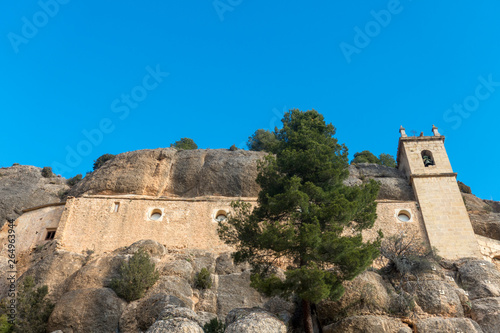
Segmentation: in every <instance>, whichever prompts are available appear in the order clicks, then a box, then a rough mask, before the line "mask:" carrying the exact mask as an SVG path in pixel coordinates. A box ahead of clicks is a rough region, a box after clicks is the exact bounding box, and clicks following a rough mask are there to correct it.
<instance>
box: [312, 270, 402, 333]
mask: <svg viewBox="0 0 500 333" xmlns="http://www.w3.org/2000/svg"><path fill="white" fill-rule="evenodd" d="M344 287H345V293H344V295H343V296H342V297H341V298H340V300H338V301H335V302H334V301H322V302H321V303H319V304H318V305H317V310H318V318H319V320H320V322H321V323H322V324H323V325H327V324H330V323H332V322H336V321H338V320H339V319H340V318H341V317H345V316H346V315H354V314H359V313H364V312H371V313H377V312H378V313H388V311H389V307H390V305H391V295H390V294H389V291H392V293H395V291H394V289H393V288H392V286H391V285H390V283H387V282H385V281H384V279H383V278H382V277H381V276H380V275H378V274H377V273H375V272H371V271H365V272H363V273H361V274H360V275H358V276H357V277H356V278H355V279H354V280H352V281H346V282H345V283H344Z"/></svg>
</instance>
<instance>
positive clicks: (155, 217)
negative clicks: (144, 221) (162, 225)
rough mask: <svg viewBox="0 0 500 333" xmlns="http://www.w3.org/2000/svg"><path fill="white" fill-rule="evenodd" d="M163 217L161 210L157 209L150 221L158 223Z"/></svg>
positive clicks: (150, 216) (152, 213)
mask: <svg viewBox="0 0 500 333" xmlns="http://www.w3.org/2000/svg"><path fill="white" fill-rule="evenodd" d="M161 215H162V213H161V210H159V209H155V210H153V211H152V212H151V215H149V219H150V220H153V221H158V220H159V219H161Z"/></svg>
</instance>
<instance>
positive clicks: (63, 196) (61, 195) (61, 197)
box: [57, 190, 69, 200]
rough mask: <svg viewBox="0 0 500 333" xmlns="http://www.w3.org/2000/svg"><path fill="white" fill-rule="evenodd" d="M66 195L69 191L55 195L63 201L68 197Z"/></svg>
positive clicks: (61, 191)
mask: <svg viewBox="0 0 500 333" xmlns="http://www.w3.org/2000/svg"><path fill="white" fill-rule="evenodd" d="M68 193H69V190H60V191H59V192H58V193H57V196H58V197H59V199H61V200H64V199H65V198H66V197H67V196H68Z"/></svg>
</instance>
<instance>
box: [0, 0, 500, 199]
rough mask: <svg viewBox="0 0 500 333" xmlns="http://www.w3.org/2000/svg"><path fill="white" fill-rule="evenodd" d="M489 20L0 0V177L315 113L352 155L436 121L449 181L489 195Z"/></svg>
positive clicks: (392, 6) (423, 6) (493, 78)
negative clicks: (3, 170) (291, 113)
mask: <svg viewBox="0 0 500 333" xmlns="http://www.w3.org/2000/svg"><path fill="white" fill-rule="evenodd" d="M499 13H500V3H499V2H498V1H493V0H490V1H482V2H471V1H464V0H462V1H451V0H449V1H439V2H436V1H417V0H413V1H410V0H401V1H400V2H397V1H393V0H391V1H343V2H337V1H336V2H334V1H309V2H305V1H290V0H288V1H285V0H277V1H271V2H270V1H247V0H217V1H211V0H209V1H175V2H173V1H129V0H124V1H119V2H118V1H114V2H102V1H81V0H80V1H78V0H59V2H56V0H42V1H41V2H37V1H13V0H5V1H2V2H1V3H0V74H1V80H0V101H1V104H0V107H1V110H2V111H1V112H2V117H1V121H2V126H1V131H0V140H1V147H2V148H1V151H0V166H3V167H7V166H10V165H12V164H13V163H20V164H29V165H36V166H39V167H43V166H53V167H54V169H55V170H56V171H59V173H61V174H62V175H63V176H64V177H71V176H74V175H75V174H77V173H83V174H85V172H86V171H90V170H91V169H92V164H93V160H95V159H97V158H98V157H99V156H100V155H102V154H105V153H112V154H118V153H121V152H125V151H131V150H137V149H144V148H158V147H168V146H169V144H170V143H172V142H174V141H176V140H178V139H179V138H181V137H190V138H193V139H194V140H195V142H196V143H197V144H198V145H199V147H200V148H229V146H231V145H232V144H236V145H237V146H239V147H244V146H245V142H246V140H247V138H248V136H249V135H251V134H252V133H253V132H254V131H255V130H256V129H258V128H270V129H272V128H274V126H279V124H280V119H281V115H282V114H283V111H284V110H288V109H290V108H299V109H301V110H308V109H313V108H314V109H316V110H318V111H319V112H321V113H322V114H323V115H324V116H325V118H326V120H327V121H328V122H331V123H333V124H334V125H335V127H336V128H337V138H338V139H339V140H340V142H343V143H345V144H346V145H347V146H348V148H349V152H350V154H351V157H352V155H353V154H354V153H355V152H357V151H362V150H370V151H372V152H373V153H375V154H377V155H378V154H380V153H382V152H385V153H390V154H393V155H395V154H396V149H397V143H398V138H399V133H398V129H399V126H400V125H403V126H404V127H405V128H406V130H407V133H408V134H411V133H412V131H416V132H417V133H418V134H419V133H420V132H421V131H424V133H425V134H426V135H431V126H432V124H435V125H436V126H438V127H439V130H440V132H441V133H442V134H443V135H445V136H446V148H447V151H448V154H449V156H450V160H451V163H452V166H453V168H454V171H456V172H458V179H459V180H461V181H463V182H464V183H466V184H467V185H469V186H471V188H472V190H473V193H475V194H477V195H478V196H480V197H481V198H484V199H495V200H500V181H499V177H498V171H499V165H500V154H499V152H498V150H499V149H498V144H499V140H498V135H497V131H498V124H499V120H500V115H499V114H500V47H499V45H500V20H499V19H498V15H499ZM454 105H455V106H454ZM85 133H87V136H90V137H91V140H90V139H88V138H87V136H86V135H85ZM69 151H72V152H73V153H68V152H69ZM74 155H77V156H74Z"/></svg>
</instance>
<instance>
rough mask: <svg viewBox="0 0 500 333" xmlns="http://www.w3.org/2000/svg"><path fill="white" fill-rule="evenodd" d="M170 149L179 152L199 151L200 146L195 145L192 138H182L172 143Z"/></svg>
mask: <svg viewBox="0 0 500 333" xmlns="http://www.w3.org/2000/svg"><path fill="white" fill-rule="evenodd" d="M170 147H171V148H175V149H177V150H190V149H198V145H197V144H196V143H194V141H193V139H190V138H181V139H180V140H179V141H175V143H171V144H170Z"/></svg>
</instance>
